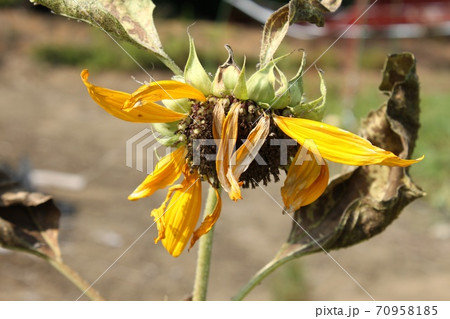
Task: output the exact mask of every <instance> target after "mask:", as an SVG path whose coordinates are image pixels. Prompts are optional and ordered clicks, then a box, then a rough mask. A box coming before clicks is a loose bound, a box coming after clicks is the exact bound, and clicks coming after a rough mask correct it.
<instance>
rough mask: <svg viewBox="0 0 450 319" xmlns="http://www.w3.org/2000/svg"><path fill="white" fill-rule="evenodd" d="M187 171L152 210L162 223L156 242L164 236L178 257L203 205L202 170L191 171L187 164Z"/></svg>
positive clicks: (191, 232)
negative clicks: (180, 181)
mask: <svg viewBox="0 0 450 319" xmlns="http://www.w3.org/2000/svg"><path fill="white" fill-rule="evenodd" d="M183 173H184V175H185V178H184V180H183V181H182V183H181V184H179V185H175V186H172V187H171V188H170V189H169V192H168V194H167V197H166V200H165V201H164V203H163V204H162V205H161V206H160V207H159V208H157V209H154V210H153V211H152V213H151V216H153V217H154V218H155V222H156V224H157V226H158V237H157V238H156V239H155V243H157V242H158V241H159V240H161V242H162V244H163V246H164V247H165V248H166V250H167V251H168V252H169V253H170V254H171V255H172V256H174V257H177V256H179V255H180V254H181V253H182V252H183V250H184V247H186V244H187V242H188V241H189V238H190V237H191V236H192V234H193V232H194V229H195V225H196V224H197V221H198V218H199V216H200V209H201V205H202V184H201V181H200V177H199V175H198V173H197V172H194V173H192V174H190V173H189V168H188V167H187V165H186V166H185V167H184V168H183ZM169 200H170V202H169Z"/></svg>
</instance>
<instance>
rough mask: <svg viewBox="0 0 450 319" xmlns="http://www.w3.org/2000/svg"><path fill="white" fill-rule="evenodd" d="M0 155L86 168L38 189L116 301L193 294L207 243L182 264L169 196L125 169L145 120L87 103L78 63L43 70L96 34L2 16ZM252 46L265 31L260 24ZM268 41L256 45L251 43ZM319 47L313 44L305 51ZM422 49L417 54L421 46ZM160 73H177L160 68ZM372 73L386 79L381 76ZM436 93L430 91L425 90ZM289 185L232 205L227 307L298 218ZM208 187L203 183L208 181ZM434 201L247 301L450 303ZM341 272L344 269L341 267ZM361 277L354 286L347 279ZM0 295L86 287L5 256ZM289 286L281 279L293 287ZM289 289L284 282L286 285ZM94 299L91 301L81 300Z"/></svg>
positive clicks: (221, 228)
mask: <svg viewBox="0 0 450 319" xmlns="http://www.w3.org/2000/svg"><path fill="white" fill-rule="evenodd" d="M0 21H2V27H1V28H0V59H1V61H0V63H1V64H0V96H1V99H0V160H1V162H2V163H4V164H5V163H6V164H8V165H10V166H11V167H12V168H14V169H16V170H18V169H20V167H23V165H22V166H21V164H20V163H22V164H23V163H24V162H27V163H28V164H29V166H30V167H31V168H32V169H45V170H51V171H56V172H63V173H70V174H77V175H79V176H81V177H82V178H84V179H85V181H86V185H85V186H84V187H80V188H78V189H67V188H64V187H62V186H63V185H60V186H58V187H55V186H48V187H40V189H39V190H40V191H43V192H46V193H49V194H51V195H53V196H54V198H55V199H56V200H57V201H58V202H60V203H62V204H63V205H64V207H66V209H65V211H66V213H65V214H63V216H62V218H61V223H60V224H61V228H60V246H61V250H62V253H63V257H64V260H65V262H66V263H67V264H68V265H70V266H71V267H73V268H74V269H76V270H77V271H78V272H79V273H80V274H81V275H82V276H83V277H84V278H86V280H88V281H89V282H94V281H95V280H97V279H98V281H97V282H96V284H95V288H97V289H98V290H99V291H101V292H102V293H103V295H104V296H105V298H106V299H109V300H180V299H184V298H186V297H188V296H189V294H190V293H191V290H192V284H193V277H194V272H195V262H196V257H197V247H194V248H193V249H192V250H191V251H190V252H187V251H186V252H184V253H183V254H182V255H181V256H180V257H179V258H176V259H175V258H173V257H171V256H169V255H168V254H167V252H166V251H165V250H164V249H163V248H162V246H161V245H154V243H153V238H154V237H155V236H156V233H157V232H156V227H151V225H152V224H153V220H152V218H150V216H149V214H150V211H151V209H153V208H155V207H158V206H159V205H160V204H161V202H162V201H163V199H164V197H165V195H166V192H165V191H158V192H157V193H155V194H154V195H153V196H151V197H150V198H147V199H143V200H140V201H137V202H130V201H128V200H127V195H128V194H129V193H130V192H131V191H132V190H133V189H134V188H135V187H136V186H137V185H138V184H139V183H140V182H141V181H142V180H143V179H144V178H145V176H146V175H145V174H144V173H142V172H139V171H137V170H136V169H134V168H130V167H127V166H126V165H125V143H126V141H127V139H129V138H131V137H132V136H133V135H135V134H136V133H138V132H140V131H141V130H142V129H144V128H146V127H148V125H145V124H136V123H128V122H123V121H120V120H118V119H116V118H113V117H112V116H109V115H108V114H107V113H105V112H104V111H103V110H102V109H101V108H99V107H98V106H96V104H95V103H94V102H93V101H92V100H91V99H90V97H89V96H88V94H87V92H86V89H85V87H84V86H83V84H82V82H81V80H80V71H81V70H80V69H79V68H73V67H52V66H50V65H42V64H39V63H37V62H36V60H33V59H32V58H31V57H30V50H31V48H32V47H33V45H36V44H38V43H47V42H49V41H55V39H65V41H68V40H72V41H74V42H76V41H87V40H86V39H89V33H90V31H91V30H92V29H91V28H90V27H88V26H86V25H84V24H82V23H76V22H73V21H68V20H67V19H64V18H55V17H53V18H48V17H46V16H43V15H35V14H32V13H30V12H27V11H20V10H3V11H0ZM253 33H254V35H255V41H257V38H258V37H259V30H258V29H256V30H254V32H253ZM255 43H259V42H255ZM308 45H311V46H312V44H308ZM420 47H421V46H420ZM151 74H152V75H153V76H154V77H155V78H156V79H167V78H168V77H169V76H170V74H169V73H163V72H160V71H151ZM131 75H132V76H134V77H135V78H136V79H138V80H141V81H145V80H147V76H146V74H145V73H143V72H133V73H132V74H130V73H127V72H118V71H110V72H95V73H92V72H91V78H90V80H92V82H93V83H95V84H98V85H101V86H104V87H109V88H114V89H120V90H122V91H129V92H131V91H133V90H134V89H136V87H137V86H138V84H137V83H136V82H135V81H134V80H133V79H132V78H131ZM368 76H371V77H374V78H377V77H378V76H379V73H378V72H372V74H369V75H368ZM447 85H448V82H447ZM425 86H426V84H425ZM281 185H282V184H281V183H277V184H270V185H269V186H268V187H266V188H265V189H264V190H265V191H266V192H268V193H270V194H271V196H273V198H271V197H269V196H267V194H266V193H265V192H264V191H263V190H261V189H254V190H245V191H244V192H243V197H244V200H242V201H239V202H237V203H234V202H231V201H230V200H228V199H227V198H224V200H223V210H222V215H221V217H220V220H219V221H218V223H217V227H216V231H215V237H214V251H213V256H212V269H211V281H210V286H209V295H208V297H209V299H210V300H227V299H229V298H230V297H232V296H233V295H234V294H235V293H236V292H237V291H238V290H239V289H240V287H242V286H243V285H244V284H245V283H246V282H247V280H249V279H250V278H251V276H252V275H253V274H254V273H255V272H256V271H257V270H258V269H259V268H261V267H262V266H263V265H264V264H265V263H267V262H268V261H269V260H270V259H271V258H272V257H273V256H274V255H275V253H276V252H277V250H278V248H279V247H280V246H281V244H282V243H283V242H284V240H285V239H286V238H287V234H288V232H289V230H290V227H291V219H290V218H289V217H288V216H286V215H283V214H281V211H280V208H279V206H278V204H277V201H278V202H281V196H280V193H279V188H280V187H281ZM205 188H206V187H205ZM441 217H442V213H440V212H439V211H436V210H435V209H433V208H432V207H431V206H429V205H428V204H427V202H426V201H425V200H418V201H416V202H415V203H413V204H412V205H410V206H408V207H407V208H406V209H405V210H404V212H403V213H402V214H401V216H400V217H399V218H398V220H396V221H395V222H394V223H393V224H392V225H391V226H390V227H388V228H387V230H386V231H384V232H383V233H382V234H380V235H378V236H376V237H375V238H373V239H371V240H369V241H367V242H364V243H362V244H359V245H357V246H354V247H350V248H347V249H343V250H339V251H332V252H330V254H331V255H332V256H333V258H334V260H335V261H334V260H332V259H331V258H330V257H329V256H327V255H325V254H323V253H320V254H315V255H311V256H308V257H305V258H303V259H302V260H300V261H296V262H295V263H292V265H291V266H289V267H288V268H286V269H289V270H290V271H292V269H293V268H295V270H294V272H295V273H296V274H297V275H298V276H300V277H301V278H300V280H299V282H298V283H296V282H295V281H294V283H293V280H291V279H286V277H283V276H282V273H283V271H286V270H283V269H281V270H278V271H277V272H276V273H275V274H274V275H273V276H272V277H270V278H269V279H267V280H265V281H264V282H263V283H262V284H261V285H260V286H259V287H257V288H256V289H255V290H254V291H253V292H252V293H251V294H250V295H249V296H248V299H249V300H273V299H279V298H287V297H282V295H280V293H279V292H277V289H278V288H275V287H277V285H278V284H280V283H281V285H282V288H281V289H282V290H283V287H284V286H285V287H289V289H290V291H292V292H291V296H290V297H288V298H291V299H300V298H302V299H307V300H370V299H371V297H370V296H369V295H368V294H367V293H366V292H365V291H364V290H362V289H361V288H360V287H359V286H358V285H357V284H356V283H355V281H357V282H358V283H359V284H360V285H361V286H362V287H363V288H364V289H365V290H366V291H367V292H368V293H369V294H370V295H371V296H372V297H373V298H375V299H377V300H420V299H422V300H446V299H447V300H448V299H449V298H450V291H449V284H450V272H449V269H450V254H449V251H450V240H449V239H450V225H449V224H448V223H447V224H446V223H443V222H442V218H441ZM343 269H345V271H343ZM349 275H351V277H352V278H353V279H352V278H350V276H349ZM0 276H1V280H0V300H75V299H77V298H78V297H79V296H80V291H79V290H78V289H77V288H75V287H74V286H73V285H72V284H71V283H70V282H68V281H67V280H66V279H65V278H64V277H62V276H61V275H60V274H59V273H58V272H57V271H56V270H54V269H53V268H52V267H51V266H49V265H47V264H46V263H45V262H43V261H41V260H39V259H38V258H37V257H34V256H31V255H26V254H23V253H20V252H12V251H8V250H4V249H1V250H0ZM283 280H284V282H283ZM286 290H287V288H286ZM84 299H86V298H85V297H83V298H82V300H84Z"/></svg>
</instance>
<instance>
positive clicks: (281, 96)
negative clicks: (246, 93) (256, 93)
mask: <svg viewBox="0 0 450 319" xmlns="http://www.w3.org/2000/svg"><path fill="white" fill-rule="evenodd" d="M275 70H276V71H277V72H278V76H279V79H278V82H279V84H280V86H279V88H278V89H277V91H276V92H275V98H274V99H273V101H272V102H271V103H270V105H271V108H273V109H283V108H285V107H286V106H288V105H289V102H290V100H291V93H290V90H289V83H288V80H287V78H286V76H285V75H284V73H283V72H281V70H280V69H279V68H278V67H276V66H275Z"/></svg>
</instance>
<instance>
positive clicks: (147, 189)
mask: <svg viewBox="0 0 450 319" xmlns="http://www.w3.org/2000/svg"><path fill="white" fill-rule="evenodd" d="M185 156H186V148H185V147H184V146H182V147H179V148H178V149H176V150H175V151H174V152H172V153H170V154H168V155H166V156H164V157H163V158H161V160H160V161H159V162H158V164H156V166H155V169H154V170H153V172H152V173H151V174H150V175H148V176H147V178H146V179H145V180H144V181H143V182H142V183H141V184H140V185H139V186H138V187H137V188H136V189H135V190H134V191H133V193H132V194H131V195H130V196H128V199H129V200H136V199H140V198H144V197H147V196H151V195H152V194H153V193H154V192H156V191H157V190H158V189H161V188H165V187H167V186H169V185H172V184H173V183H175V182H176V180H177V179H178V178H179V177H180V175H181V169H182V168H183V164H184V162H185Z"/></svg>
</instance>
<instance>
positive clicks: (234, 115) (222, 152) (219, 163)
mask: <svg viewBox="0 0 450 319" xmlns="http://www.w3.org/2000/svg"><path fill="white" fill-rule="evenodd" d="M240 106H241V105H240V104H239V103H233V104H232V105H231V107H230V111H229V112H228V114H227V116H226V117H225V120H224V121H223V125H222V129H221V139H220V144H219V147H218V150H217V158H216V172H217V178H218V179H219V182H220V184H221V185H222V187H223V189H224V190H225V191H226V192H229V191H230V188H231V185H230V182H229V181H228V178H227V173H228V167H229V163H230V159H231V156H232V155H233V150H234V146H235V145H236V138H237V133H238V125H237V124H238V118H239V109H240Z"/></svg>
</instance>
